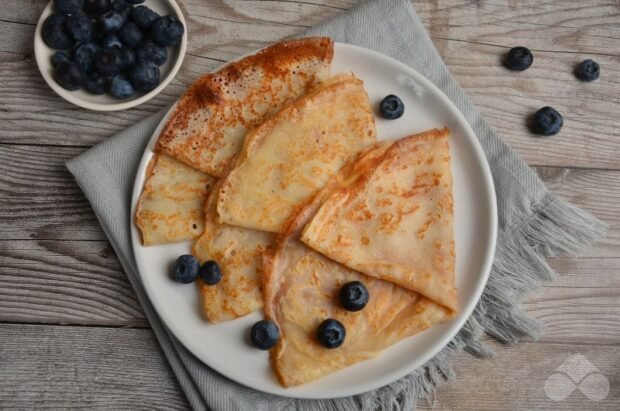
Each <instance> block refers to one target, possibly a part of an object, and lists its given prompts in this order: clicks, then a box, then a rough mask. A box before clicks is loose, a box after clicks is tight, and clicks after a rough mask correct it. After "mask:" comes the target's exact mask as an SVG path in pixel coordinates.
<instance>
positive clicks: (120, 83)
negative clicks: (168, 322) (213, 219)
mask: <svg viewBox="0 0 620 411" xmlns="http://www.w3.org/2000/svg"><path fill="white" fill-rule="evenodd" d="M123 77H124V76H122V75H121V76H116V77H114V78H113V79H112V85H111V89H110V92H111V93H112V95H113V96H114V97H117V98H127V97H130V96H131V95H132V94H133V93H134V90H133V87H131V83H129V81H128V80H127V79H123ZM199 271H200V263H199V262H198V260H197V259H196V257H194V256H193V255H191V254H185V255H182V256H180V257H179V258H177V260H176V262H175V263H174V270H173V272H174V280H175V281H177V282H179V283H183V284H188V283H191V282H192V281H194V280H195V279H196V277H198V272H199Z"/></svg>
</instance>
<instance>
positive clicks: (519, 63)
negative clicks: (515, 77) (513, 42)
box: [504, 47, 534, 71]
mask: <svg viewBox="0 0 620 411" xmlns="http://www.w3.org/2000/svg"><path fill="white" fill-rule="evenodd" d="M533 62H534V56H533V55H532V52H531V51H530V50H529V49H528V48H527V47H513V48H511V49H510V51H509V52H508V54H506V58H505V59H504V66H506V68H508V69H510V70H515V71H523V70H525V69H527V68H528V67H530V66H531V65H532V63H533Z"/></svg>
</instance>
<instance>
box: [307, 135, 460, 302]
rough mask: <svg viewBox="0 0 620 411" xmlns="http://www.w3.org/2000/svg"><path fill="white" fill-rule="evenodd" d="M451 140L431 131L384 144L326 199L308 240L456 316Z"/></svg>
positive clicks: (312, 222)
mask: <svg viewBox="0 0 620 411" xmlns="http://www.w3.org/2000/svg"><path fill="white" fill-rule="evenodd" d="M448 136H449V130H448V129H443V130H431V131H428V132H425V133H422V134H418V135H413V136H409V137H405V138H403V139H401V140H398V141H396V142H394V143H393V144H392V145H390V146H389V147H387V149H386V146H385V143H382V144H380V145H379V146H378V147H377V148H376V151H377V153H378V154H377V155H375V156H374V159H373V160H372V161H367V162H366V163H365V164H364V165H363V166H362V167H357V168H356V174H355V178H352V179H351V178H349V179H348V180H347V181H346V182H345V183H343V184H342V185H341V186H340V187H337V188H336V189H333V188H332V189H330V190H329V192H328V193H322V198H321V203H322V204H321V205H320V207H319V208H318V211H316V214H315V215H314V216H313V217H312V219H311V220H310V222H309V223H308V224H307V225H306V226H305V228H304V229H303V232H302V235H301V241H302V242H304V243H305V244H307V245H308V246H310V247H311V248H313V249H314V250H316V251H318V252H320V253H322V254H324V255H325V256H327V257H329V258H331V259H333V260H335V261H338V262H340V263H342V264H344V265H346V266H347V267H349V268H352V269H355V270H357V271H360V272H362V273H364V274H367V275H369V276H372V277H376V278H380V279H383V280H386V281H390V282H393V283H396V284H399V285H401V286H402V287H405V288H408V289H410V290H413V291H416V292H419V293H420V294H423V295H424V296H426V297H427V298H429V299H431V300H433V301H436V302H438V303H440V304H442V305H444V306H446V307H448V308H450V309H452V310H456V309H457V294H456V288H455V285H454V267H455V251H454V234H453V199H452V173H451V169H450V152H449V144H448ZM315 208H316V207H315Z"/></svg>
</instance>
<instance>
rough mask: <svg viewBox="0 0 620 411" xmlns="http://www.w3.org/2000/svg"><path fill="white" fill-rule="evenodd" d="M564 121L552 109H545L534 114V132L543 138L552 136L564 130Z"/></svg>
mask: <svg viewBox="0 0 620 411" xmlns="http://www.w3.org/2000/svg"><path fill="white" fill-rule="evenodd" d="M563 124H564V119H563V118H562V115H561V114H560V113H558V112H557V111H556V110H555V109H554V108H552V107H549V106H547V107H543V108H541V109H540V110H538V111H537V112H536V113H535V114H534V122H533V131H534V132H535V133H537V134H541V135H543V136H552V135H554V134H557V133H559V132H560V130H561V129H562V125H563Z"/></svg>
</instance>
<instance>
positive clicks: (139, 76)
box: [130, 60, 159, 92]
mask: <svg viewBox="0 0 620 411" xmlns="http://www.w3.org/2000/svg"><path fill="white" fill-rule="evenodd" d="M130 78H131V82H132V83H133V85H134V87H135V88H136V89H137V90H140V91H144V92H148V91H151V90H153V89H154V88H155V87H157V85H158V84H159V67H157V64H155V63H153V62H152V61H150V60H142V61H139V62H138V63H137V64H136V65H135V66H134V67H133V69H132V70H131V74H130Z"/></svg>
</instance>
